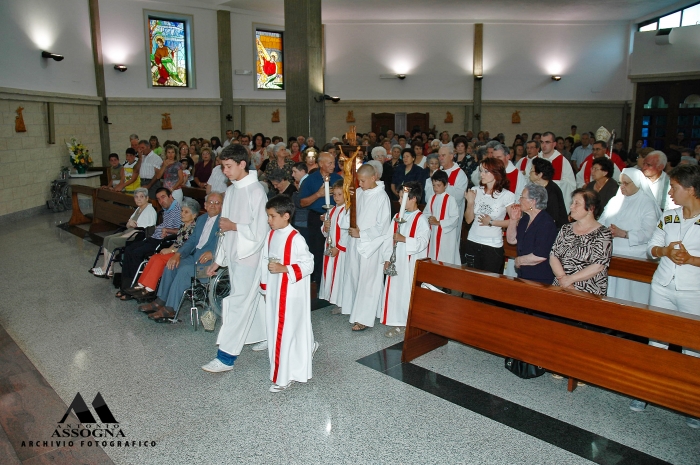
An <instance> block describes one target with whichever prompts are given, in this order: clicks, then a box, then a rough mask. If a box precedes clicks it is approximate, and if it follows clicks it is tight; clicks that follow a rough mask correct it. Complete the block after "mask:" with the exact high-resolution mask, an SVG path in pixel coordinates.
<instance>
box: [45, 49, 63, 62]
mask: <svg viewBox="0 0 700 465" xmlns="http://www.w3.org/2000/svg"><path fill="white" fill-rule="evenodd" d="M41 57H42V58H51V59H53V60H56V61H61V60H63V58H64V56H63V55H58V54H56V53H51V52H45V51H42V52H41Z"/></svg>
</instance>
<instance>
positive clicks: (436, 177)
mask: <svg viewBox="0 0 700 465" xmlns="http://www.w3.org/2000/svg"><path fill="white" fill-rule="evenodd" d="M430 179H432V180H433V181H437V182H441V183H443V184H444V185H447V182H448V181H449V179H450V178H449V177H448V176H447V173H445V172H444V171H442V170H437V171H435V172H434V173H433V175H432V176H430Z"/></svg>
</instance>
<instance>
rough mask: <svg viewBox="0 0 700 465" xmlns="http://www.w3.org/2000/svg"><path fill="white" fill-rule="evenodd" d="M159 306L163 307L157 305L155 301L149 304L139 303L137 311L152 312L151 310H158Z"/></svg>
mask: <svg viewBox="0 0 700 465" xmlns="http://www.w3.org/2000/svg"><path fill="white" fill-rule="evenodd" d="M161 308H163V307H161V306H160V305H158V304H157V303H155V302H151V303H150V304H143V305H139V312H142V313H153V312H156V311H158V310H159V309H161Z"/></svg>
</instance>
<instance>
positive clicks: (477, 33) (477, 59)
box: [472, 23, 484, 136]
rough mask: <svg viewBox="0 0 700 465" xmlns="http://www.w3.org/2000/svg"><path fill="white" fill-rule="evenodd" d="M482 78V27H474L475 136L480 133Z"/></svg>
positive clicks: (473, 116)
mask: <svg viewBox="0 0 700 465" xmlns="http://www.w3.org/2000/svg"><path fill="white" fill-rule="evenodd" d="M483 77H484V25H483V24H481V23H479V24H475V25H474V109H473V111H472V131H473V132H474V136H476V135H477V134H478V133H479V131H481V82H482V79H483Z"/></svg>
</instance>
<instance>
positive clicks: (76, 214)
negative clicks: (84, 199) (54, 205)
mask: <svg viewBox="0 0 700 465" xmlns="http://www.w3.org/2000/svg"><path fill="white" fill-rule="evenodd" d="M70 188H71V202H72V203H73V213H72V214H71V217H70V220H68V224H69V225H71V226H74V225H77V224H88V223H91V222H92V218H90V217H88V216H85V214H83V212H82V211H81V210H80V202H79V201H78V194H83V195H89V196H90V197H92V204H93V205H95V196H96V195H97V193H96V191H97V190H98V189H97V188H95V187H89V186H83V185H80V184H73V185H71V186H70Z"/></svg>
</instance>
